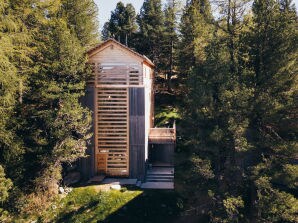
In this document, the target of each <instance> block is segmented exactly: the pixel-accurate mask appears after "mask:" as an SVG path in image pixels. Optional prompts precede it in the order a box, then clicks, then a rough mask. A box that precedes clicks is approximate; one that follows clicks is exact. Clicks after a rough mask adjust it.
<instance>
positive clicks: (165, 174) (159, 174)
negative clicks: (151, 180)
mask: <svg viewBox="0 0 298 223" xmlns="http://www.w3.org/2000/svg"><path fill="white" fill-rule="evenodd" d="M148 175H156V176H174V174H172V173H150V172H147V176H148Z"/></svg>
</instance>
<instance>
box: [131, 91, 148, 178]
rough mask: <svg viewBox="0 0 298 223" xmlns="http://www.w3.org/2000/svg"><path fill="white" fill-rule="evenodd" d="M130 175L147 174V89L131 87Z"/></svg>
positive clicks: (135, 176) (139, 175)
mask: <svg viewBox="0 0 298 223" xmlns="http://www.w3.org/2000/svg"><path fill="white" fill-rule="evenodd" d="M129 144H130V145H129V148H130V153H129V160H130V164H129V166H130V174H129V175H130V177H131V178H138V179H140V180H143V179H144V176H145V90H144V88H129Z"/></svg>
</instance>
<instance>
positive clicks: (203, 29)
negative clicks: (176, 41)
mask: <svg viewBox="0 0 298 223" xmlns="http://www.w3.org/2000/svg"><path fill="white" fill-rule="evenodd" d="M211 22H212V14H211V6H210V2H209V1H208V0H190V1H187V3H186V7H185V9H184V11H183V15H182V18H181V24H180V33H181V41H180V46H179V65H180V66H179V67H180V73H181V74H184V76H185V74H186V75H187V74H189V73H190V72H191V69H192V68H193V67H194V66H195V65H196V64H197V63H202V62H204V60H205V59H206V55H205V53H204V48H205V47H206V46H207V44H208V39H209V38H210V33H212V31H211V30H212V25H210V23H211Z"/></svg>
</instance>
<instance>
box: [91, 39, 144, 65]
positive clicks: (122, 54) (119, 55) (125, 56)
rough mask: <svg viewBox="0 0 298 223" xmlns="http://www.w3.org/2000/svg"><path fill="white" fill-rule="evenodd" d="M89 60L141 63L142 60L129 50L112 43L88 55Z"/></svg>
mask: <svg viewBox="0 0 298 223" xmlns="http://www.w3.org/2000/svg"><path fill="white" fill-rule="evenodd" d="M89 61H90V62H100V63H122V64H127V63H136V62H139V63H140V64H141V62H142V60H141V59H140V58H139V57H137V56H136V55H134V54H132V53H131V52H129V51H127V50H125V49H122V48H121V47H120V46H118V45H116V44H114V43H112V44H110V45H108V46H106V47H104V48H102V49H101V50H100V51H98V52H96V53H94V54H92V55H91V57H90V60H89Z"/></svg>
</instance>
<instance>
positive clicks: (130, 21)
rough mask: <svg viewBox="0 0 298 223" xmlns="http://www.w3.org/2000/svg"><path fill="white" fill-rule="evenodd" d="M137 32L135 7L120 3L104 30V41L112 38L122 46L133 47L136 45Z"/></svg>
mask: <svg viewBox="0 0 298 223" xmlns="http://www.w3.org/2000/svg"><path fill="white" fill-rule="evenodd" d="M136 30H137V25H136V12H135V9H134V7H133V5H132V4H127V5H126V6H125V5H124V4H123V3H122V2H118V3H117V6H116V9H115V10H114V11H113V12H112V14H111V18H110V20H109V22H107V23H106V24H105V26H104V28H103V31H102V35H103V37H104V39H107V38H109V37H112V38H115V39H116V40H118V41H119V42H121V43H122V44H125V45H129V46H131V45H133V43H134V41H133V39H134V34H135V32H136Z"/></svg>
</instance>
